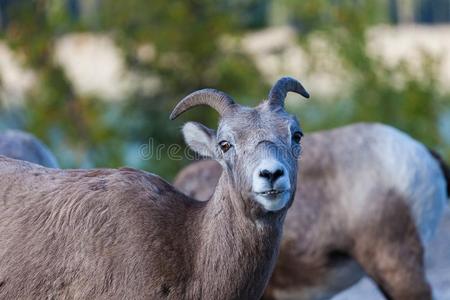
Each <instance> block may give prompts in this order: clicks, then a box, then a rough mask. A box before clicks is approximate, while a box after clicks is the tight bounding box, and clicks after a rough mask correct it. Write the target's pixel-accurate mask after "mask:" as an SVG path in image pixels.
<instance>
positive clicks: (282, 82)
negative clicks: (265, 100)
mask: <svg viewBox="0 0 450 300" xmlns="http://www.w3.org/2000/svg"><path fill="white" fill-rule="evenodd" d="M288 92H295V93H297V94H300V95H302V96H303V97H305V98H309V94H308V92H307V91H306V90H305V88H304V87H303V85H302V84H301V83H300V82H299V81H298V80H296V79H294V78H292V77H282V78H280V79H278V81H277V82H276V83H275V85H274V86H273V87H272V88H271V89H270V92H269V104H270V105H272V106H281V107H284V99H285V98H286V95H287V93H288Z"/></svg>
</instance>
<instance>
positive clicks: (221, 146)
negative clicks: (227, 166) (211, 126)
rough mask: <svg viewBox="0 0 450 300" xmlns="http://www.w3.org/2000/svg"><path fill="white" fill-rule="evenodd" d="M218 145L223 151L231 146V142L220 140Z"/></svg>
mask: <svg viewBox="0 0 450 300" xmlns="http://www.w3.org/2000/svg"><path fill="white" fill-rule="evenodd" d="M219 147H220V149H221V150H222V152H223V153H225V152H227V151H228V150H230V148H231V144H230V143H229V142H227V141H221V142H220V143H219Z"/></svg>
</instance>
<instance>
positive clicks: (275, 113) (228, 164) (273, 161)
mask: <svg viewBox="0 0 450 300" xmlns="http://www.w3.org/2000/svg"><path fill="white" fill-rule="evenodd" d="M183 133H184V137H185V140H186V142H187V143H188V144H189V146H190V147H191V148H192V149H193V150H194V151H196V152H198V153H199V154H201V155H203V156H206V157H210V158H213V159H216V160H217V161H218V162H219V163H220V164H221V165H222V167H223V168H224V173H225V174H226V175H225V176H228V177H229V182H230V183H231V185H232V188H233V190H234V191H236V192H238V193H239V194H240V195H242V199H250V203H246V205H251V206H255V205H256V206H257V207H259V208H263V211H265V212H267V211H271V212H274V211H281V210H282V209H284V208H287V207H289V205H290V203H291V201H292V199H293V195H294V193H295V187H296V176H297V159H298V156H299V154H300V149H301V146H300V139H301V137H302V135H303V133H302V130H301V128H300V125H299V123H298V121H297V119H296V118H295V117H294V116H292V115H290V114H288V113H287V112H286V111H284V109H282V108H281V107H279V108H277V109H273V108H271V107H270V106H269V105H268V103H267V102H264V103H262V104H261V105H260V106H258V107H256V108H247V107H241V108H240V109H239V110H237V111H236V112H235V113H233V114H228V115H225V116H223V118H222V119H221V121H220V123H219V128H218V130H217V133H216V132H215V131H214V130H212V129H209V128H206V127H205V126H203V125H201V124H198V123H194V122H189V123H187V124H186V125H185V126H184V128H183Z"/></svg>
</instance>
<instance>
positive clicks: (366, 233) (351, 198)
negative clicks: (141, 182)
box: [175, 124, 448, 300]
mask: <svg viewBox="0 0 450 300" xmlns="http://www.w3.org/2000/svg"><path fill="white" fill-rule="evenodd" d="M441 166H443V164H442V163H441ZM218 170H219V168H218V166H217V164H215V163H214V162H211V161H201V162H198V163H194V164H192V165H191V166H189V167H187V168H186V169H185V170H183V171H182V172H181V173H180V175H179V176H177V178H176V180H175V186H176V187H178V188H180V189H181V190H182V191H186V192H189V195H191V196H192V197H195V198H197V199H199V200H205V199H207V198H208V197H209V196H210V195H211V190H212V188H213V187H214V185H215V184H214V183H212V184H211V182H212V181H213V179H212V177H213V176H215V174H216V173H217V171H218ZM219 171H220V170H219ZM216 178H217V177H216ZM447 180H448V175H447ZM297 184H298V191H297V194H296V200H295V201H294V202H293V207H292V209H291V210H290V211H289V213H288V215H287V218H286V222H285V229H284V234H283V239H282V244H281V250H280V255H279V259H278V261H277V265H276V268H275V271H274V273H273V276H272V279H271V281H270V283H269V286H268V288H267V290H266V293H265V296H264V299H329V298H331V297H332V296H333V295H335V294H336V293H338V292H340V291H342V290H344V289H346V288H348V287H350V286H351V285H353V284H355V283H356V282H357V281H358V280H359V279H360V278H362V277H363V276H364V274H365V273H367V274H368V275H369V276H371V277H372V278H373V279H374V280H375V281H376V282H377V283H378V285H379V286H380V288H381V290H382V291H383V292H384V294H385V295H386V297H387V298H388V299H396V300H413V299H417V300H419V299H420V300H422V299H431V293H430V289H429V286H428V283H427V281H426V279H425V276H424V270H423V246H422V245H423V242H424V241H426V240H427V239H428V238H429V237H430V236H431V234H432V233H433V231H434V229H435V228H436V226H437V223H438V221H439V219H440V217H441V214H442V212H443V209H444V206H445V203H446V198H447V196H446V193H445V177H444V172H443V170H442V169H441V167H440V165H439V163H438V161H436V159H435V158H433V156H431V155H430V152H429V151H428V150H427V149H426V148H425V147H424V146H423V145H421V144H420V143H418V142H416V141H414V140H413V139H411V138H410V137H408V136H407V135H405V134H403V133H401V132H399V131H398V130H395V129H393V128H391V127H388V126H384V125H379V124H357V125H351V126H347V127H343V128H339V129H335V130H330V131H323V132H318V133H315V134H311V135H307V136H305V137H304V149H303V154H302V159H301V168H300V172H299V177H298V183H297ZM185 187H189V188H190V189H191V190H189V189H186V188H185ZM192 187H196V188H197V190H195V191H193V190H192ZM204 195H207V196H205V197H203V196H204ZM199 196H202V197H203V198H200V197H199Z"/></svg>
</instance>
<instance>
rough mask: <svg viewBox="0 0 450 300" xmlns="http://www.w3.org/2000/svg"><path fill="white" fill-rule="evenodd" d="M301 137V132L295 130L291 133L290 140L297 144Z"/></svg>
mask: <svg viewBox="0 0 450 300" xmlns="http://www.w3.org/2000/svg"><path fill="white" fill-rule="evenodd" d="M302 137H303V133H302V132H301V131H296V132H294V134H293V135H292V140H293V141H294V143H296V144H298V143H300V141H301V140H302Z"/></svg>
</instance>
